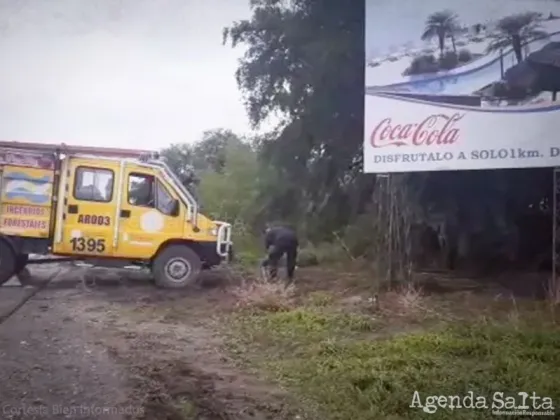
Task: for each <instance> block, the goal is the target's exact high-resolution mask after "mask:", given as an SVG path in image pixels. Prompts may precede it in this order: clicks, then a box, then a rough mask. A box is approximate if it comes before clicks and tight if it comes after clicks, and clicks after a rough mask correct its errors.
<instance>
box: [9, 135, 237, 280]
mask: <svg viewBox="0 0 560 420" xmlns="http://www.w3.org/2000/svg"><path fill="white" fill-rule="evenodd" d="M0 168H1V170H2V173H1V178H0V203H1V207H0V284H1V283H2V282H4V281H6V280H7V279H9V278H10V277H11V276H12V275H14V274H18V273H19V272H21V271H22V270H23V269H24V268H25V266H26V264H28V263H29V262H30V261H29V257H28V256H29V254H52V255H55V256H59V257H67V258H70V259H76V260H90V261H91V262H92V263H93V264H95V265H105V266H119V265H122V266H125V265H140V266H146V267H149V268H150V269H151V270H152V273H153V275H154V278H155V281H156V283H157V284H158V285H160V286H162V287H167V288H181V287H185V286H186V285H188V284H189V283H191V282H192V281H193V280H194V279H195V278H196V277H197V276H198V274H199V272H200V270H201V269H203V268H210V267H213V266H216V265H218V264H220V263H221V262H222V261H224V260H228V259H229V257H230V255H231V247H232V242H231V225H229V224H228V223H225V222H221V221H216V220H211V219H209V218H208V217H206V216H204V215H203V214H201V213H199V205H198V203H197V201H196V200H195V198H194V197H193V196H192V195H191V194H190V193H189V191H188V190H187V189H186V188H185V187H184V186H183V185H182V183H181V182H180V180H179V179H178V178H177V176H176V175H175V174H174V173H173V172H172V171H171V170H170V169H169V167H168V166H167V165H166V164H165V163H164V162H163V161H160V160H158V159H157V157H156V156H154V154H153V153H151V152H146V151H133V150H123V149H109V148H97V147H80V146H58V145H45V144H23V143H17V144H14V143H2V142H0Z"/></svg>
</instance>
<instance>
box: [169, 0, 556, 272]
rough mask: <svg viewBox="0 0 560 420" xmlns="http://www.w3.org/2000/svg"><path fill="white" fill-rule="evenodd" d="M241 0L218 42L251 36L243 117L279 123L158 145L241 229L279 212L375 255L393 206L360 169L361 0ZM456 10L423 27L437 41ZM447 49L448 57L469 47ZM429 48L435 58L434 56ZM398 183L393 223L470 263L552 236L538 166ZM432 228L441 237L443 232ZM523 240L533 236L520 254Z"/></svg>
mask: <svg viewBox="0 0 560 420" xmlns="http://www.w3.org/2000/svg"><path fill="white" fill-rule="evenodd" d="M251 7H252V10H253V15H252V17H251V19H248V20H243V21H238V22H235V23H233V24H232V26H231V27H229V28H226V29H225V30H224V42H226V43H229V44H230V45H233V46H237V45H240V44H243V45H244V46H245V47H247V48H246V53H245V56H244V57H243V59H242V60H241V61H240V64H239V68H238V71H237V73H236V77H237V80H238V83H239V87H240V89H241V91H242V92H243V95H244V99H245V103H246V107H247V111H248V114H249V116H250V119H251V121H252V124H253V125H254V126H255V127H258V126H260V125H262V124H263V122H265V121H266V120H267V119H268V118H270V117H272V116H275V115H276V116H280V120H281V123H280V124H279V125H278V126H277V127H276V129H275V130H274V131H272V132H270V133H268V134H267V135H265V136H260V137H258V138H253V139H241V138H239V137H237V136H235V134H233V133H231V132H229V131H227V130H214V131H209V132H207V133H205V135H204V136H203V138H202V139H201V140H200V141H199V142H198V143H196V144H195V145H192V146H188V145H174V146H172V147H171V148H169V149H168V150H166V151H165V152H164V155H165V156H166V158H167V159H168V162H169V164H170V165H171V166H172V167H173V168H174V169H175V170H176V171H178V172H179V173H181V174H182V176H183V179H184V182H185V184H186V185H188V187H189V188H191V189H194V190H197V192H198V193H199V196H200V197H201V198H202V201H203V204H204V211H205V212H206V213H209V214H210V215H211V216H212V217H215V218H219V219H226V220H228V221H232V222H235V223H237V224H238V226H242V229H243V230H244V231H247V232H257V231H258V230H259V229H260V228H261V227H262V226H263V225H264V223H265V222H269V221H280V220H281V221H287V222H291V223H293V224H297V226H298V227H299V230H300V232H301V234H302V236H304V237H305V238H306V239H309V240H310V241H312V242H315V243H318V242H322V241H332V242H334V243H335V244H343V245H344V246H342V245H341V246H339V249H340V248H344V249H345V250H344V253H349V254H351V255H355V256H362V255H365V256H367V257H370V258H380V256H379V255H377V254H378V253H379V252H382V250H383V249H384V247H385V246H384V245H380V244H377V245H376V246H373V245H372V243H373V242H374V241H376V240H377V239H378V238H382V237H386V236H387V223H388V221H387V220H385V219H383V217H385V216H383V217H382V215H383V214H397V215H398V214H399V213H398V212H396V213H395V211H394V209H393V210H391V212H387V211H385V210H383V211H381V210H380V209H382V208H385V207H387V205H388V204H387V202H386V201H387V200H390V201H391V199H390V197H391V194H385V195H383V194H382V195H379V194H377V195H376V189H377V188H378V185H379V183H378V182H376V179H375V177H374V176H372V175H368V174H363V173H362V145H363V138H364V133H363V114H364V109H363V104H364V100H363V86H364V79H363V76H364V71H363V69H364V67H365V63H364V54H363V37H364V22H363V16H364V11H363V2H359V3H357V4H356V5H352V7H349V6H348V3H347V2H344V1H342V0H294V1H292V2H289V3H288V2H281V1H278V0H253V1H251ZM504 19H505V21H506V23H508V22H510V21H511V18H509V20H507V19H506V18H504ZM504 19H503V20H504ZM519 19H521V18H519ZM523 19H525V20H524V21H523V22H521V23H523V25H518V28H519V31H518V32H519V33H520V36H525V35H527V34H529V33H531V34H535V32H536V31H537V29H538V25H537V22H536V21H532V20H530V19H529V16H528V15H527V16H526V17H524V18H523ZM457 22H458V17H457V16H456V15H454V14H453V13H451V12H445V13H443V12H440V13H436V14H433V15H431V16H430V17H428V20H427V23H426V31H425V33H424V35H425V37H429V36H435V37H437V39H438V40H439V34H443V41H442V42H443V43H444V44H445V42H446V40H447V39H450V38H451V37H452V35H453V36H454V34H455V33H456V31H458V29H457V28H458V23H457ZM510 23H511V22H510ZM508 25H509V23H508ZM508 25H505V26H504V25H502V26H503V27H504V28H506V27H508V28H510V29H511V28H512V26H511V25H510V26H508ZM428 30H429V31H431V32H429V31H428ZM428 32H429V33H431V34H432V35H429V33H428ZM510 42H511V39H510ZM444 46H445V45H444ZM441 52H443V50H442V51H441ZM449 54H450V55H451V54H452V55H453V60H454V63H455V62H456V61H457V59H460V61H464V60H467V56H468V54H467V53H466V52H465V51H461V52H460V53H459V56H457V54H456V53H455V52H450V53H449ZM427 61H429V62H431V63H433V65H434V66H439V65H440V64H439V63H438V60H436V59H435V57H433V56H432V57H430V58H429V60H428V59H427ZM398 185H399V189H400V192H403V194H404V193H406V194H404V195H403V198H402V200H401V199H399V200H401V201H400V204H399V206H400V207H399V208H400V209H401V210H402V211H401V213H402V212H404V211H405V210H406V211H407V212H410V213H411V215H410V216H407V220H409V222H407V223H412V224H413V225H414V226H412V227H408V228H406V229H404V230H401V232H403V233H402V235H403V238H404V237H405V236H406V237H407V238H408V237H409V236H410V235H409V232H414V234H415V235H416V234H419V235H423V234H424V233H425V232H428V231H431V232H432V233H431V234H430V235H432V237H435V236H436V233H435V232H434V231H437V232H438V235H439V237H440V238H443V239H444V240H443V242H444V243H445V244H446V247H447V248H446V249H447V251H448V252H450V253H455V254H459V255H460V257H461V258H463V259H465V260H468V261H471V262H473V261H474V262H476V263H477V264H486V262H488V263H490V262H493V263H495V262H497V261H505V262H506V263H507V264H509V263H511V262H512V261H524V259H530V258H537V255H536V254H538V253H539V252H541V253H542V252H543V251H545V250H546V246H548V244H549V243H550V240H549V236H550V227H549V226H548V225H547V224H546V223H545V221H549V220H550V206H548V204H547V203H549V202H550V201H551V200H550V191H551V188H550V174H549V171H547V170H539V169H535V170H524V171H514V170H509V171H469V172H464V171H462V172H451V173H424V174H409V175H407V176H402V177H400V178H399V182H398ZM374 193H375V194H374ZM375 197H382V198H375ZM391 202H392V201H391ZM384 206H385V207H384ZM391 206H392V204H391ZM393 207H394V206H393ZM402 219H403V218H402V217H401V216H399V220H402ZM547 223H548V222H547ZM532 224H534V225H535V226H537V225H538V226H540V227H539V229H540V230H539V233H538V235H536V236H535V233H536V232H535V231H531V229H527V226H529V225H532ZM422 232H424V233H422ZM531 235H532V236H531ZM537 237H538V238H540V239H534V238H537ZM409 239H410V238H409ZM407 240H408V239H407ZM411 241H412V243H415V244H425V243H426V240H424V239H422V240H417V241H414V240H412V239H411ZM434 241H435V242H436V245H435V248H434V249H436V250H437V248H438V246H439V247H441V243H440V244H439V245H437V242H438V241H437V239H435V240H431V242H434ZM428 242H430V241H428ZM440 242H441V241H440ZM523 243H532V244H533V246H532V247H531V250H529V251H530V252H528V250H525V251H524V252H528V253H527V254H525V255H521V250H522V244H523ZM545 244H546V245H545ZM410 246H412V245H410ZM415 246H417V247H418V248H425V246H424V245H415ZM407 247H409V245H407V246H406V247H404V248H407ZM404 248H403V249H404ZM374 250H375V251H374ZM447 251H446V252H447ZM407 252H408V251H407Z"/></svg>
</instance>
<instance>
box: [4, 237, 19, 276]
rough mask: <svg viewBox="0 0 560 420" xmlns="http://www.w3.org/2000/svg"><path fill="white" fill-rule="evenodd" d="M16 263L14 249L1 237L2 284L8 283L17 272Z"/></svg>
mask: <svg viewBox="0 0 560 420" xmlns="http://www.w3.org/2000/svg"><path fill="white" fill-rule="evenodd" d="M16 263H17V262H16V255H15V253H14V250H13V249H12V247H11V246H9V245H8V244H7V243H6V242H5V241H3V240H1V239H0V285H2V284H4V283H6V282H7V281H8V280H10V279H11V278H12V276H13V275H14V274H15V272H16Z"/></svg>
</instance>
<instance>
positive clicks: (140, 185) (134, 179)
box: [128, 173, 174, 216]
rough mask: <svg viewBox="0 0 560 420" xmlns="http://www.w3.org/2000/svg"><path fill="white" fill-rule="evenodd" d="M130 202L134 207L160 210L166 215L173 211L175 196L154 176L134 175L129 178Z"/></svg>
mask: <svg viewBox="0 0 560 420" xmlns="http://www.w3.org/2000/svg"><path fill="white" fill-rule="evenodd" d="M128 202H129V204H132V205H133V206H140V207H150V208H155V209H158V210H159V211H160V212H162V213H163V214H165V215H168V216H169V215H171V212H172V211H173V202H174V199H173V196H172V195H171V194H169V191H167V189H166V188H165V186H164V185H163V184H162V183H161V182H160V181H159V180H157V179H155V178H154V176H152V175H146V174H138V173H133V174H130V175H129V177H128Z"/></svg>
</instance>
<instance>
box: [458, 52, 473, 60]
mask: <svg viewBox="0 0 560 420" xmlns="http://www.w3.org/2000/svg"><path fill="white" fill-rule="evenodd" d="M457 58H458V59H459V62H460V63H466V62H468V61H471V60H472V58H473V55H472V53H471V52H470V51H469V50H467V49H466V48H463V49H462V50H460V51H459V55H458V57H457Z"/></svg>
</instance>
